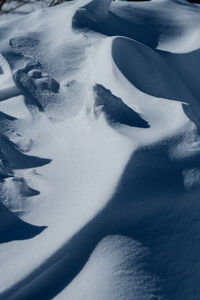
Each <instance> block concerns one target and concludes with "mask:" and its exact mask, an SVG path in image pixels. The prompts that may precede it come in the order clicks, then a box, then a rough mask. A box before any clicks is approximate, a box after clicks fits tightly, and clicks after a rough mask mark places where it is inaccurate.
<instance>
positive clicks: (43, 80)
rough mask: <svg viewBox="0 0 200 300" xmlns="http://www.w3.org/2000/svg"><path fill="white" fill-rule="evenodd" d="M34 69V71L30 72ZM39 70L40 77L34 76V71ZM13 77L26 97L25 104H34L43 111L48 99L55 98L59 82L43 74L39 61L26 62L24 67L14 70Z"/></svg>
mask: <svg viewBox="0 0 200 300" xmlns="http://www.w3.org/2000/svg"><path fill="white" fill-rule="evenodd" d="M31 71H35V72H31ZM36 71H38V74H39V72H40V74H41V75H40V76H41V77H40V78H35V73H36ZM13 79H14V81H15V84H16V85H17V87H18V88H19V89H20V90H21V91H22V94H23V95H24V96H25V97H26V104H27V105H34V106H36V107H37V108H38V109H39V110H40V111H44V109H45V108H46V106H47V105H48V103H49V101H50V100H51V101H52V100H54V101H55V98H56V94H57V93H58V92H59V89H60V84H59V83H58V82H57V81H56V80H55V79H53V78H51V77H50V76H49V75H48V74H45V76H43V73H42V71H41V65H40V63H39V62H38V63H36V64H27V66H26V67H25V68H22V69H20V70H18V71H16V72H15V73H14V75H13Z"/></svg>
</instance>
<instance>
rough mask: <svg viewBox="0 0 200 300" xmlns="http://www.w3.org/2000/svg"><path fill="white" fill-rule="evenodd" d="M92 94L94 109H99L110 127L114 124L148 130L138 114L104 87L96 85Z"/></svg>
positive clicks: (147, 126)
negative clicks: (93, 96) (93, 95)
mask: <svg viewBox="0 0 200 300" xmlns="http://www.w3.org/2000/svg"><path fill="white" fill-rule="evenodd" d="M94 93H95V107H96V108H99V107H100V109H101V111H103V112H104V113H105V115H106V119H107V120H108V122H109V123H110V124H111V125H112V124H115V123H116V124H122V125H127V126H132V127H140V128H149V124H148V123H147V122H146V121H145V120H144V119H142V118H141V117H140V115H139V114H138V113H136V112H135V111H134V110H133V109H132V108H130V107H129V106H128V105H126V104H125V103H124V102H123V101H122V100H121V99H120V98H119V97H116V96H115V95H113V94H112V93H111V91H110V90H108V89H106V88H105V87H104V86H102V85H100V84H96V85H95V86H94ZM97 113H98V110H97Z"/></svg>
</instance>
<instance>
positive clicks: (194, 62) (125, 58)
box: [112, 37, 200, 115]
mask: <svg viewBox="0 0 200 300" xmlns="http://www.w3.org/2000/svg"><path fill="white" fill-rule="evenodd" d="M112 57H113V60H114V62H115V64H116V65H117V67H118V68H119V70H120V71H121V73H122V74H123V75H124V76H125V78H126V79H127V80H128V81H129V82H130V83H131V84H133V85H134V86H135V87H136V88H138V89H139V90H140V91H142V92H144V93H146V94H149V95H151V96H154V97H158V98H165V99H169V100H176V101H180V102H182V103H188V104H190V105H191V109H192V110H193V112H194V115H196V114H199V112H200V106H199V104H198V97H199V94H200V86H199V84H198V82H199V77H200V69H199V60H200V50H196V51H193V52H191V53H185V54H174V53H170V52H165V51H161V50H153V49H151V48H149V47H147V46H145V45H143V44H141V43H139V42H137V41H134V40H131V39H128V38H123V37H117V38H115V39H114V40H113V43H112Z"/></svg>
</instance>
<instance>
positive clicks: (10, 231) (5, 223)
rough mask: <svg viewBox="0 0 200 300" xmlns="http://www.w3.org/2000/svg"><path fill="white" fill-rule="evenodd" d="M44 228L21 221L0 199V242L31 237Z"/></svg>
mask: <svg viewBox="0 0 200 300" xmlns="http://www.w3.org/2000/svg"><path fill="white" fill-rule="evenodd" d="M45 228H46V227H45V226H34V225H31V224H29V223H26V222H24V221H22V220H21V219H20V218H18V217H17V216H16V215H15V214H14V213H13V212H11V211H10V210H9V209H8V208H6V207H5V206H4V205H3V204H2V203H1V201H0V243H8V242H11V241H16V240H25V239H31V238H33V237H34V236H36V235H38V234H40V233H41V232H42V231H43V230H44V229H45ZM0 298H1V297H0Z"/></svg>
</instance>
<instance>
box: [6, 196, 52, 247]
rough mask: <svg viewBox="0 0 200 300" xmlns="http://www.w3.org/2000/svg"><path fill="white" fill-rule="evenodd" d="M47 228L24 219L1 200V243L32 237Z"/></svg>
mask: <svg viewBox="0 0 200 300" xmlns="http://www.w3.org/2000/svg"><path fill="white" fill-rule="evenodd" d="M45 228H46V227H45V226H35V225H31V224H29V223H26V222H24V221H22V220H21V219H20V218H19V217H17V216H16V215H15V214H14V213H13V212H11V211H10V210H9V209H7V208H6V207H5V206H4V205H3V204H2V203H1V202H0V243H7V242H10V241H14V240H25V239H30V238H33V237H34V236H36V235H38V234H40V233H41V232H42V231H43V230H44V229H45Z"/></svg>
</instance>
